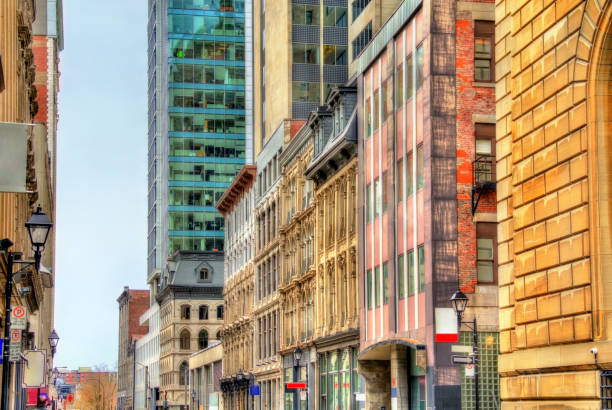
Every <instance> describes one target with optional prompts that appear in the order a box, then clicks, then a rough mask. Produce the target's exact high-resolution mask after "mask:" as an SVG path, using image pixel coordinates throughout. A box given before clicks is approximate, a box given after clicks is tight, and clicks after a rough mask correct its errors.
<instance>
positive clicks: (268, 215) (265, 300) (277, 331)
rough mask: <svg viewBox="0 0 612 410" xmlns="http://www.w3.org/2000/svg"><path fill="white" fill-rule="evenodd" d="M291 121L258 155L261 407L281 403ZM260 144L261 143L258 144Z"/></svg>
mask: <svg viewBox="0 0 612 410" xmlns="http://www.w3.org/2000/svg"><path fill="white" fill-rule="evenodd" d="M290 129H291V128H290V123H289V122H286V123H285V122H283V123H281V126H280V127H279V128H278V129H277V130H276V132H275V133H274V134H273V135H272V137H270V139H269V140H268V141H267V142H266V145H265V147H264V149H263V150H262V151H261V152H260V153H259V154H258V156H257V178H256V191H255V213H254V217H255V232H256V234H255V255H254V259H253V265H254V269H255V295H254V296H255V301H254V303H253V323H254V326H253V328H254V336H255V343H254V348H255V353H254V355H253V357H254V366H253V369H254V371H253V374H254V377H255V382H256V383H257V384H259V385H260V389H261V406H262V408H264V409H276V408H277V406H278V403H280V397H281V391H282V389H283V387H282V386H281V365H280V357H279V355H278V350H279V348H280V335H281V305H280V297H279V293H278V286H279V284H280V263H281V262H280V258H281V254H280V240H279V235H278V229H279V222H280V210H281V205H280V188H279V185H280V168H279V163H278V157H279V155H280V153H281V152H282V147H283V145H284V141H285V134H286V133H289V132H290ZM256 146H257V145H256Z"/></svg>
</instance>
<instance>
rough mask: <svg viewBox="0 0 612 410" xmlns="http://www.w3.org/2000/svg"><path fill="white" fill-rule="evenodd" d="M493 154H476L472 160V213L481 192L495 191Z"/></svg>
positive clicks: (474, 211)
mask: <svg viewBox="0 0 612 410" xmlns="http://www.w3.org/2000/svg"><path fill="white" fill-rule="evenodd" d="M495 187H496V182H495V156H494V155H489V154H477V155H476V159H475V160H474V162H472V215H474V213H476V208H477V207H478V202H480V197H481V196H482V194H484V193H487V192H492V191H495Z"/></svg>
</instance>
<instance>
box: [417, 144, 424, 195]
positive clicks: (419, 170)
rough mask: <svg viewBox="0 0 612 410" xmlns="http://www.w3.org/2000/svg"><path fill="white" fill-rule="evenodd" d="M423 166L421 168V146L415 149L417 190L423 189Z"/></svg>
mask: <svg viewBox="0 0 612 410" xmlns="http://www.w3.org/2000/svg"><path fill="white" fill-rule="evenodd" d="M424 171H425V170H424V166H423V145H422V144H421V145H420V146H419V147H418V148H417V186H418V188H417V189H421V188H423V176H424Z"/></svg>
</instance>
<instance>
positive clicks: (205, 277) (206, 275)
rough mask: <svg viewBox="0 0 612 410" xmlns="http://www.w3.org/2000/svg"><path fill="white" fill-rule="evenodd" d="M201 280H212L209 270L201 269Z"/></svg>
mask: <svg viewBox="0 0 612 410" xmlns="http://www.w3.org/2000/svg"><path fill="white" fill-rule="evenodd" d="M200 280H210V275H209V273H208V269H207V268H202V269H200Z"/></svg>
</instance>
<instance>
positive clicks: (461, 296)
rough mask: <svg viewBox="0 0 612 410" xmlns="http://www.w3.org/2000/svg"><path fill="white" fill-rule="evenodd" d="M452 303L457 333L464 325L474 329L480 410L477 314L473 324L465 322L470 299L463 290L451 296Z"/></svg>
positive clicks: (476, 392) (474, 352) (475, 390)
mask: <svg viewBox="0 0 612 410" xmlns="http://www.w3.org/2000/svg"><path fill="white" fill-rule="evenodd" d="M450 301H451V303H452V304H453V309H454V310H455V313H456V314H457V325H458V327H457V332H459V330H461V325H462V324H463V325H466V326H467V327H468V328H471V329H472V335H473V337H474V342H473V343H474V344H473V346H472V352H473V354H474V404H475V405H476V406H475V409H476V410H478V409H479V398H478V390H479V389H478V332H477V327H476V314H474V319H473V320H472V321H471V322H469V321H463V313H464V312H465V308H466V306H467V303H468V298H467V296H465V293H463V292H461V290H459V289H457V291H456V292H455V293H454V294H453V296H451V298H450Z"/></svg>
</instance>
